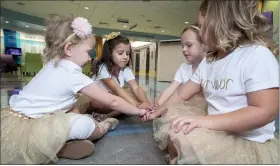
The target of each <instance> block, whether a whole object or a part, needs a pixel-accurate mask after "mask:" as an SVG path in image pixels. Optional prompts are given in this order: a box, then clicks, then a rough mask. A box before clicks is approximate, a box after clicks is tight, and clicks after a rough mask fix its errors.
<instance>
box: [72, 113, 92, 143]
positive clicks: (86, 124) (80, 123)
mask: <svg viewBox="0 0 280 166" xmlns="http://www.w3.org/2000/svg"><path fill="white" fill-rule="evenodd" d="M70 126H71V128H70V132H69V136H68V139H67V140H74V139H87V138H89V137H90V136H91V134H92V133H93V131H94V130H95V123H94V121H93V119H91V118H90V117H88V116H85V115H82V114H77V115H75V116H73V117H72V119H71V120H70Z"/></svg>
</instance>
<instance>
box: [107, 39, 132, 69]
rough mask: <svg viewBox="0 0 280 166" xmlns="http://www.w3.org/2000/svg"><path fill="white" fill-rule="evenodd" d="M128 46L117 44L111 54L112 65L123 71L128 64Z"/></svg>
mask: <svg viewBox="0 0 280 166" xmlns="http://www.w3.org/2000/svg"><path fill="white" fill-rule="evenodd" d="M130 51H131V50H130V44H122V43H120V44H118V45H117V46H116V47H115V48H114V50H113V52H112V60H113V62H114V64H115V65H116V66H117V67H119V68H121V69H123V68H125V67H126V65H127V64H128V62H129V54H130Z"/></svg>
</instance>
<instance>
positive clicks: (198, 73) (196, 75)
mask: <svg viewBox="0 0 280 166" xmlns="http://www.w3.org/2000/svg"><path fill="white" fill-rule="evenodd" d="M205 68H206V58H204V59H203V60H202V61H201V62H200V64H199V65H198V67H197V69H196V71H195V72H194V73H193V75H192V78H191V80H192V81H193V82H194V83H197V84H200V83H201V79H202V71H203V70H204V69H205Z"/></svg>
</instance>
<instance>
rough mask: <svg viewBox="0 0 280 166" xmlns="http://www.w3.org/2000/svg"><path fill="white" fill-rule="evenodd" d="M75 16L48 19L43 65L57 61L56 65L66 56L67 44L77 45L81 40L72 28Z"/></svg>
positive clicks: (56, 16) (57, 16) (52, 16)
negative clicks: (65, 48)
mask: <svg viewBox="0 0 280 166" xmlns="http://www.w3.org/2000/svg"><path fill="white" fill-rule="evenodd" d="M73 20H74V17H73V16H69V17H65V16H60V15H56V14H53V15H50V16H49V17H48V18H47V19H46V24H47V29H46V35H45V43H46V46H45V49H44V51H43V56H42V59H43V63H47V62H49V61H50V60H55V65H57V63H58V61H59V60H60V59H61V58H62V57H63V56H65V53H64V47H65V45H66V44H67V43H69V42H71V43H72V44H77V43H78V42H79V41H81V40H82V39H80V38H79V37H78V36H77V35H76V34H75V33H74V32H73V28H72V27H71V24H72V21H73Z"/></svg>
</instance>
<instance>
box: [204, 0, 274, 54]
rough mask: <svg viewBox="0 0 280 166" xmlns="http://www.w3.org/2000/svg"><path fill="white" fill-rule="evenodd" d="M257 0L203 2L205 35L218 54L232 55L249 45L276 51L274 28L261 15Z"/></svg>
mask: <svg viewBox="0 0 280 166" xmlns="http://www.w3.org/2000/svg"><path fill="white" fill-rule="evenodd" d="M257 7H258V2H257V0H203V2H202V3H201V6H200V9H199V11H200V12H201V14H202V16H204V18H205V19H204V23H203V26H202V27H201V34H202V37H203V39H204V42H205V44H206V45H207V46H209V47H210V48H212V49H213V50H214V51H216V52H224V53H227V52H230V51H232V50H234V49H235V48H236V47H238V46H241V45H247V44H260V45H263V46H265V47H268V48H269V49H270V50H271V51H272V50H273V48H272V47H273V43H272V39H271V38H272V37H271V35H272V33H273V29H272V28H273V27H272V26H271V25H270V24H269V23H268V21H267V19H266V18H265V17H264V16H263V15H262V14H261V13H260V12H259V11H258V9H257ZM211 55H212V56H217V54H210V56H211Z"/></svg>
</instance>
